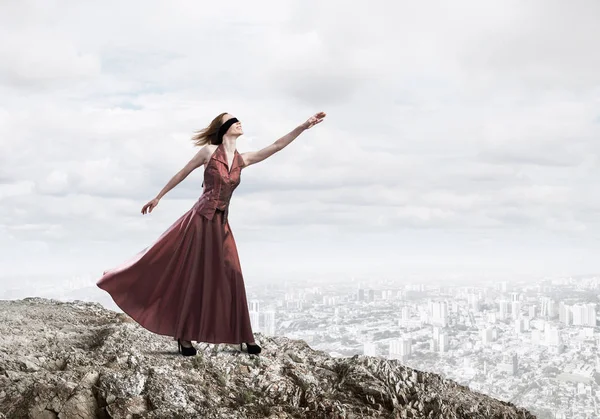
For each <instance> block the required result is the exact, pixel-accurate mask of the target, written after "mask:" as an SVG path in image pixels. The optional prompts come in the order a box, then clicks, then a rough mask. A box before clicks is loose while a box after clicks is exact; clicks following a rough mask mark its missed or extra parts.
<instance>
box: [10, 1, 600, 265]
mask: <svg viewBox="0 0 600 419" xmlns="http://www.w3.org/2000/svg"><path fill="white" fill-rule="evenodd" d="M598 7H600V6H598V5H597V3H596V2H593V1H576V2H571V3H569V4H567V3H564V2H558V1H550V2H547V1H545V2H542V1H531V2H527V4H524V3H522V2H517V1H505V2H495V3H490V2H486V3H485V4H484V3H481V2H476V1H474V0H462V1H458V2H452V3H451V4H450V3H447V2H442V1H425V2H418V3H415V2H392V1H387V2H381V3H379V4H378V7H374V6H373V5H372V4H371V5H368V6H367V4H366V3H364V4H353V5H349V4H348V3H347V2H341V1H328V2H317V1H304V0H302V1H299V0H298V1H289V2H288V1H283V2H274V1H258V2H251V3H248V2H241V1H240V2H236V1H234V2H232V3H231V2H230V3H228V7H223V6H222V5H220V4H217V3H215V4H210V3H202V4H200V3H197V2H192V1H177V2H171V3H169V5H166V3H164V2H159V1H132V2H127V3H122V2H116V1H107V2H102V3H95V4H91V3H81V2H75V1H66V0H65V1H58V0H57V1H53V2H41V1H22V2H18V3H15V2H12V3H3V4H2V5H1V6H0V36H2V37H3V39H10V40H11V42H9V43H5V44H3V45H2V46H1V47H0V199H2V202H3V205H2V206H0V228H1V231H2V233H3V238H0V245H2V246H3V247H10V248H11V249H21V250H22V249H26V248H27V247H28V246H30V245H31V246H37V247H36V248H38V247H39V246H41V245H42V244H43V245H45V246H46V247H45V248H44V249H46V250H45V251H47V252H48V255H49V256H48V258H49V259H48V260H53V261H55V262H52V263H55V265H53V266H59V265H60V264H61V263H62V264H63V265H67V264H69V263H70V256H69V255H70V253H69V251H68V249H70V248H74V247H78V248H79V249H86V248H88V247H89V248H90V249H93V250H94V253H95V254H96V258H94V256H89V258H88V261H91V262H90V263H92V262H93V263H96V262H97V263H100V262H99V261H100V260H102V261H103V263H106V260H107V259H106V258H107V257H108V256H106V255H108V254H109V253H110V254H111V255H112V256H111V257H112V258H113V259H111V260H117V259H118V257H119V255H123V258H124V259H126V258H127V257H128V256H129V253H130V252H131V251H132V249H137V248H141V247H143V245H144V243H146V244H149V243H150V242H151V241H152V239H153V238H154V237H156V236H158V235H159V234H160V232H161V231H162V230H163V229H165V228H167V227H168V226H169V225H170V223H171V222H173V221H174V220H175V219H177V218H178V217H179V216H180V215H181V214H182V213H183V212H185V211H187V209H189V208H190V207H191V205H193V202H194V201H195V200H196V199H197V198H198V196H199V194H200V193H201V188H200V185H201V183H202V170H201V169H200V170H199V171H197V172H194V173H193V174H192V175H190V177H189V178H188V179H186V180H185V181H184V182H183V183H182V184H181V185H180V186H179V187H178V188H176V189H175V190H174V191H172V192H171V193H170V194H169V195H167V197H166V198H165V200H163V201H162V202H161V204H160V206H159V208H157V211H156V213H154V214H152V216H151V217H148V216H146V217H144V216H142V215H141V214H139V211H140V209H141V206H142V205H143V204H144V203H145V202H146V201H147V200H149V199H151V198H152V197H153V196H155V195H156V193H157V192H158V191H159V190H160V189H161V188H162V187H163V186H164V184H165V183H166V182H167V181H168V180H169V179H170V177H171V176H172V175H174V174H175V173H176V172H177V171H178V170H179V169H180V168H181V167H183V165H184V164H185V163H187V161H188V160H189V159H190V158H191V157H192V156H193V154H194V153H195V151H196V150H195V149H194V148H193V147H192V144H191V142H190V141H189V138H190V136H191V135H192V133H193V131H194V130H197V129H199V128H201V127H203V126H205V125H206V124H207V123H208V122H209V121H210V120H211V119H212V118H213V117H214V116H215V115H216V114H218V113H220V112H223V111H228V112H231V113H233V114H235V115H236V116H238V117H239V118H240V119H241V120H242V122H243V124H244V127H245V131H246V133H247V137H246V138H242V139H240V142H239V146H238V148H239V149H240V151H246V150H249V149H256V148H259V147H262V146H265V145H267V144H269V143H270V142H272V141H274V140H276V139H277V138H278V137H279V136H281V135H283V134H285V133H287V132H288V131H289V130H291V129H293V128H294V127H295V126H296V125H297V124H299V123H301V122H303V120H304V119H305V118H307V117H308V116H310V115H311V114H312V113H314V112H316V111H320V110H324V111H326V112H328V114H329V116H328V118H327V120H326V121H325V122H324V123H323V124H321V125H319V126H318V127H316V128H315V129H314V130H311V131H309V132H307V133H305V134H303V135H302V136H301V137H300V138H298V139H297V140H296V141H295V142H294V143H293V144H292V145H290V147H289V148H287V149H285V150H283V151H282V152H281V153H279V154H277V155H276V156H274V157H273V158H272V159H269V160H268V161H267V162H265V163H262V164H259V165H257V166H254V167H251V168H249V169H248V170H247V171H244V172H243V175H242V184H241V185H240V187H239V189H238V191H236V193H235V195H234V198H233V201H232V211H231V221H232V226H233V228H234V231H236V238H238V240H239V242H240V243H239V248H240V252H241V254H242V255H243V254H244V251H247V252H248V253H247V255H252V258H250V260H249V261H248V263H247V265H248V266H249V269H255V268H256V267H258V266H260V265H261V264H263V263H264V262H260V252H258V251H257V250H256V251H255V248H258V245H257V243H265V242H267V243H268V242H270V241H285V243H286V245H289V249H290V250H289V251H287V252H286V251H285V250H283V249H284V248H285V247H286V246H275V247H274V248H273V249H272V250H273V251H274V252H279V253H276V254H277V255H278V256H277V257H275V259H277V260H280V261H281V264H282V266H283V265H284V264H289V263H292V262H291V261H292V260H293V259H294V258H301V259H302V258H310V257H311V256H314V252H313V251H312V250H310V249H309V244H306V243H312V242H314V240H319V239H318V237H322V240H323V241H322V244H323V245H324V243H326V241H327V240H331V243H332V244H331V246H332V247H331V248H330V255H331V258H330V260H331V261H335V260H339V259H341V258H342V257H345V256H348V257H349V258H350V259H354V260H358V259H360V258H363V261H367V260H379V261H380V262H382V259H381V257H380V253H378V252H381V251H382V250H381V249H382V248H391V249H398V252H400V249H404V250H403V251H405V249H411V244H412V243H413V242H414V241H415V240H416V237H421V238H423V237H428V239H427V240H424V239H423V243H424V244H423V246H422V247H418V249H421V251H423V252H426V251H427V244H429V245H431V246H432V247H431V252H432V253H431V255H430V258H431V259H433V260H438V259H439V260H446V258H447V256H446V255H447V254H448V252H449V251H450V249H469V250H468V252H467V251H465V253H464V254H462V255H460V254H458V255H456V257H459V258H461V260H462V261H463V262H464V263H465V264H469V263H471V262H473V259H474V258H476V256H475V255H476V254H477V252H480V251H481V252H484V250H482V248H478V247H469V246H470V244H469V243H472V241H475V242H479V240H484V241H485V243H487V246H490V247H489V249H491V250H489V251H490V252H492V253H490V254H496V255H497V258H498V261H497V262H493V263H492V262H491V261H490V259H489V258H488V259H485V260H487V261H488V262H489V264H490V265H489V266H492V265H493V266H496V267H497V266H498V265H501V264H502V262H501V261H511V260H514V257H515V256H514V255H515V253H514V251H513V250H511V243H514V242H517V241H520V242H523V240H524V239H523V235H526V236H527V240H528V241H529V243H531V244H532V246H535V243H538V244H539V243H542V242H543V243H550V244H549V245H547V246H548V248H549V249H550V250H548V252H550V253H548V254H543V255H541V254H537V253H536V254H534V253H531V255H532V258H542V257H547V256H548V255H550V254H552V255H554V256H548V257H550V258H552V259H554V260H557V259H558V258H557V257H556V255H559V254H561V253H560V252H563V253H562V254H566V255H569V254H571V255H575V253H568V252H567V253H565V250H564V249H565V246H567V245H568V243H572V242H571V241H570V240H575V239H576V242H577V243H578V244H577V246H580V247H581V248H582V249H586V250H585V251H590V252H592V251H594V250H597V243H596V241H595V240H594V237H595V236H596V235H597V234H598V233H599V232H600V225H598V222H597V219H598V217H597V214H598V212H599V211H600V198H598V195H597V193H595V191H596V188H597V186H596V185H597V184H598V181H600V174H599V170H598V169H599V164H598V161H599V160H598V156H599V154H600V143H598V141H597V138H598V134H600V130H599V127H600V119H599V116H598V113H597V109H598V107H597V104H598V92H599V91H600V90H599V89H598V87H599V84H600V80H599V78H598V77H600V76H599V74H600V71H599V70H600V62H599V60H600V56H599V55H598V54H596V53H595V51H597V50H598V49H599V47H600V45H599V44H600V33H598V31H599V30H598V29H597V25H596V22H595V16H596V15H597V14H594V10H597V9H598ZM429 232H431V234H432V236H419V235H426V234H427V235H428V234H430V233H429ZM459 232H460V233H459ZM500 232H501V233H500ZM373 235H375V236H373ZM436 235H437V236H436ZM500 235H501V236H502V239H501V238H500ZM384 236H385V237H387V238H383V237H384ZM315 237H316V239H315ZM374 237H379V238H374ZM436 237H437V238H438V239H439V243H438V244H436V245H435V246H433V244H432V243H433V242H435V241H436ZM442 237H444V239H442ZM449 237H450V238H452V237H454V240H455V241H456V242H455V243H451V242H450V239H448V238H449ZM378 240H384V241H385V242H384V243H378V242H377V241H378ZM32 243H37V244H32ZM40 243H42V244H40ZM115 243H116V244H115ZM353 243H358V244H357V245H356V247H354V244H353ZM494 246H496V247H494ZM545 246H546V244H545ZM109 247H110V250H109V249H108V248H109ZM291 249H293V250H291ZM415 249H416V248H415ZM16 251H17V250H14V252H16ZM19 251H20V250H19ZM416 251H417V250H415V252H416ZM494 251H495V253H493V252H494ZM111 252H112V253H111ZM469 252H474V253H473V255H472V254H470V253H469ZM524 252H526V250H524ZM532 252H533V251H532ZM552 252H554V253H552ZM103 253H105V254H104V255H103V256H101V255H102V254H103ZM11 254H12V253H11ZM482 254H483V253H482ZM15 255H16V254H12V256H8V255H7V256H4V257H5V258H6V259H0V262H2V264H11V266H13V267H14V266H17V264H20V263H24V261H25V260H26V259H24V258H19V257H18V255H17V256H15ZM292 255H293V256H292ZM488 256H489V255H488ZM0 257H2V256H0ZM242 257H243V256H242ZM412 257H413V258H416V257H417V256H416V254H413V255H412ZM421 257H423V256H421ZM482 257H483V256H482ZM565 257H567V256H565ZM80 259H81V263H82V264H83V263H84V262H83V260H84V258H80ZM419 260H420V259H419ZM482 260H483V259H482ZM519 260H520V262H519V264H520V265H519V266H520V267H521V268H526V267H527V266H528V263H529V261H527V260H526V258H525V259H522V260H521V259H519ZM60 261H62V262H60ZM49 263H50V262H49ZM315 263H317V262H315ZM326 263H327V261H326V260H325V261H320V262H318V264H317V265H315V268H314V269H316V270H318V269H329V268H332V267H329V268H326V267H325V264H326ZM331 263H334V262H331ZM335 263H337V262H335ZM356 263H358V262H356ZM364 263H365V264H367V262H364ZM382 263H388V265H387V266H388V269H389V270H393V269H394V268H393V264H392V262H390V261H388V262H382ZM457 263H458V262H457ZM473 263H474V262H473ZM531 263H532V264H533V265H535V264H536V263H537V262H535V261H531ZM556 263H559V262H556ZM560 263H563V264H564V265H565V266H566V265H568V263H572V266H573V269H579V267H580V266H581V263H580V259H579V256H572V259H571V260H564V261H561V262H560ZM589 264H590V266H595V265H593V263H592V262H589ZM94 266H95V265H94ZM548 268H549V269H550V268H551V264H549V265H548ZM15 269H16V268H15ZM57 269H58V268H57ZM281 269H283V267H282V268H281ZM332 269H333V268H332ZM348 269H349V270H351V269H352V265H350V266H349V267H348Z"/></svg>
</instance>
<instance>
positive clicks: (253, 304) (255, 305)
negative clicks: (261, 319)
mask: <svg viewBox="0 0 600 419" xmlns="http://www.w3.org/2000/svg"><path fill="white" fill-rule="evenodd" d="M259 306H260V302H259V300H250V307H249V308H250V311H256V312H259V311H260V310H259V308H260V307H259Z"/></svg>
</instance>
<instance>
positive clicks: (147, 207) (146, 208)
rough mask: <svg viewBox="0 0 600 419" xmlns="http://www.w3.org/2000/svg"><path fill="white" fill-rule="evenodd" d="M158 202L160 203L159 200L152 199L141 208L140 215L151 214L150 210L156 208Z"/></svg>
mask: <svg viewBox="0 0 600 419" xmlns="http://www.w3.org/2000/svg"><path fill="white" fill-rule="evenodd" d="M158 201H160V199H158V198H154V199H153V200H152V201H150V202H148V203H147V204H146V205H144V206H143V207H142V214H146V213H147V212H148V213H150V212H152V210H153V209H154V208H156V206H157V205H158Z"/></svg>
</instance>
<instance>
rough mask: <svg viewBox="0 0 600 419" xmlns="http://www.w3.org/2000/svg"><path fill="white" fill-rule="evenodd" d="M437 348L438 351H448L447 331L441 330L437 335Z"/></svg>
mask: <svg viewBox="0 0 600 419" xmlns="http://www.w3.org/2000/svg"><path fill="white" fill-rule="evenodd" d="M438 348H439V351H440V352H447V351H448V333H447V332H441V333H440V335H439V336H438Z"/></svg>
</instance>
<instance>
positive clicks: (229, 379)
mask: <svg viewBox="0 0 600 419" xmlns="http://www.w3.org/2000/svg"><path fill="white" fill-rule="evenodd" d="M256 337H257V339H256V340H257V342H258V343H259V344H261V345H262V346H263V352H262V353H261V354H260V355H259V356H255V355H248V354H247V353H244V352H240V351H239V347H237V349H236V348H235V347H234V346H231V345H210V344H197V345H196V347H197V348H198V355H197V356H196V357H183V356H181V355H179V354H178V353H177V342H176V341H174V340H173V339H172V338H169V337H164V336H157V335H155V334H152V333H150V332H148V331H146V330H145V329H143V328H141V327H140V326H138V325H137V324H136V323H134V322H132V321H131V320H130V319H129V318H128V317H127V316H126V315H123V314H121V313H116V312H113V311H109V310H106V309H104V308H103V307H102V306H100V305H98V304H90V303H83V302H73V303H63V302H59V301H53V300H44V299H40V298H28V299H25V300H18V301H0V418H35V419H42V418H43V419H52V418H61V419H63V418H64V419H78V418H236V419H239V418H444V419H451V418H469V419H473V418H502V419H509V418H533V417H534V416H533V415H531V414H530V413H528V412H527V411H525V410H524V409H520V408H517V407H515V406H513V405H511V404H508V403H504V402H500V401H498V400H495V399H492V398H490V397H487V396H484V395H481V394H477V393H474V392H472V391H470V390H469V389H468V388H466V387H463V386H460V385H458V384H456V383H454V382H452V381H449V380H444V379H442V378H440V377H439V376H437V375H435V374H430V373H423V372H419V371H415V370H413V369H410V368H407V367H404V366H402V365H401V364H400V363H398V362H397V361H388V360H384V359H379V358H373V357H365V356H354V357H352V358H344V359H340V358H331V357H330V356H328V355H327V354H326V353H324V352H320V351H314V350H312V349H311V348H310V347H308V346H307V345H306V343H305V342H303V341H297V340H290V339H287V338H284V337H266V336H262V335H260V334H257V335H256Z"/></svg>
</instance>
